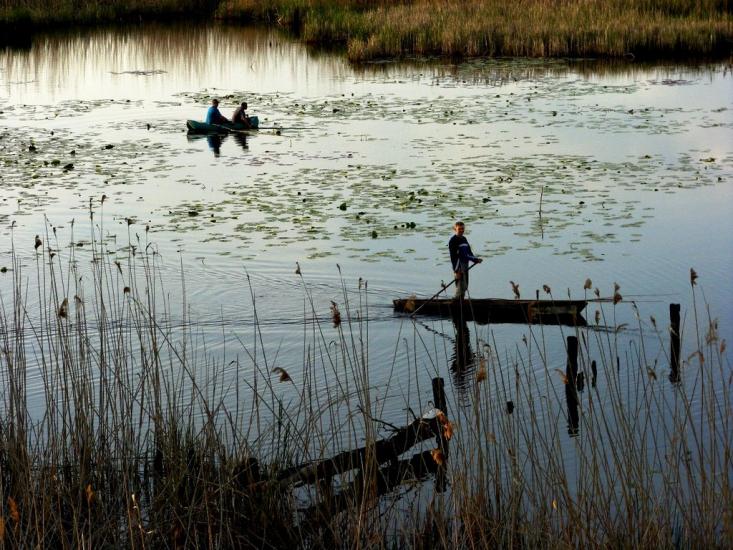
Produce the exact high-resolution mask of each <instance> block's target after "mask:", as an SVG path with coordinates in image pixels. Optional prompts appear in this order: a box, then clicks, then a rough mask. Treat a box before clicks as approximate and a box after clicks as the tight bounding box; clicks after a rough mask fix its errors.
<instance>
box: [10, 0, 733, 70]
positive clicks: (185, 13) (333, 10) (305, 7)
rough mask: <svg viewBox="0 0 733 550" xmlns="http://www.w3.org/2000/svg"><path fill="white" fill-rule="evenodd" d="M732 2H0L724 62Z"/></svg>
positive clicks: (311, 32)
mask: <svg viewBox="0 0 733 550" xmlns="http://www.w3.org/2000/svg"><path fill="white" fill-rule="evenodd" d="M732 11H733V8H732V6H731V2H730V0H494V1H479V0H404V1H401V2H395V1H392V0H186V1H182V2H177V1H173V0H135V1H133V2H123V1H122V0H111V1H106V2H102V1H99V0H97V1H94V0H83V1H81V2H71V1H70V0H0V28H4V29H5V30H9V29H13V28H15V29H27V28H29V27H32V28H40V27H59V26H64V25H68V24H99V23H106V22H115V21H139V20H160V19H167V18H187V17H188V18H190V17H198V18H199V19H201V20H212V19H216V20H220V21H228V22H246V23H263V24H267V25H272V26H277V27H280V28H284V29H287V30H288V31H289V32H291V33H292V34H293V35H294V36H295V37H297V38H299V39H301V40H303V41H305V42H306V43H309V44H313V45H318V46H323V47H338V48H343V49H344V50H345V51H346V55H347V57H348V59H349V60H350V61H353V62H365V61H371V60H377V59H385V58H400V57H406V56H428V55H430V56H432V55H440V56H450V57H453V58H462V57H476V56H492V57H574V58H579V57H602V58H624V57H627V58H646V59H650V58H679V59H695V58H705V59H709V58H723V57H726V56H730V55H731V53H732V51H733V15H732Z"/></svg>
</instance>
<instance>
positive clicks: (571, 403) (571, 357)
mask: <svg viewBox="0 0 733 550" xmlns="http://www.w3.org/2000/svg"><path fill="white" fill-rule="evenodd" d="M567 343H568V361H567V364H566V367H565V378H566V383H565V402H566V403H567V405H568V434H570V436H571V437H574V436H576V435H578V426H579V425H580V417H579V415H578V391H577V385H576V384H577V380H578V339H577V338H576V337H575V336H568V339H567Z"/></svg>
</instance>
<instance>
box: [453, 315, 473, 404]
mask: <svg viewBox="0 0 733 550" xmlns="http://www.w3.org/2000/svg"><path fill="white" fill-rule="evenodd" d="M453 328H454V330H455V340H454V342H455V344H454V347H453V355H452V356H451V362H450V370H451V373H453V385H454V386H455V388H456V390H457V392H458V398H459V400H460V402H461V404H464V405H465V404H468V403H469V399H468V396H469V390H470V388H471V385H472V382H473V380H474V376H473V373H474V372H475V370H476V355H475V354H474V352H473V349H472V348H471V333H470V332H469V330H468V323H467V322H466V320H465V319H460V318H458V317H453Z"/></svg>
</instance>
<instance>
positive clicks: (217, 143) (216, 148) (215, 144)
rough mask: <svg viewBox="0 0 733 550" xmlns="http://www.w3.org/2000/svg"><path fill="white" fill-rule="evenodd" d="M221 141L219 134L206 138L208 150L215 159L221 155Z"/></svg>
mask: <svg viewBox="0 0 733 550" xmlns="http://www.w3.org/2000/svg"><path fill="white" fill-rule="evenodd" d="M222 141H223V138H222V137H221V136H220V135H219V134H209V135H207V136H206V142H207V143H208V144H209V149H211V151H212V152H213V153H214V156H215V157H218V156H219V155H220V154H221V142H222Z"/></svg>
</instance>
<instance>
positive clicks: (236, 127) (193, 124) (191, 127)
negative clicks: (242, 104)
mask: <svg viewBox="0 0 733 550" xmlns="http://www.w3.org/2000/svg"><path fill="white" fill-rule="evenodd" d="M249 119H250V121H251V122H252V127H251V128H247V127H245V125H244V124H232V123H231V122H227V123H224V124H206V123H205V122H199V121H198V120H187V121H186V126H187V127H188V133H189V134H228V133H229V132H247V131H249V130H257V127H258V126H259V120H258V119H257V117H256V116H253V117H249Z"/></svg>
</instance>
